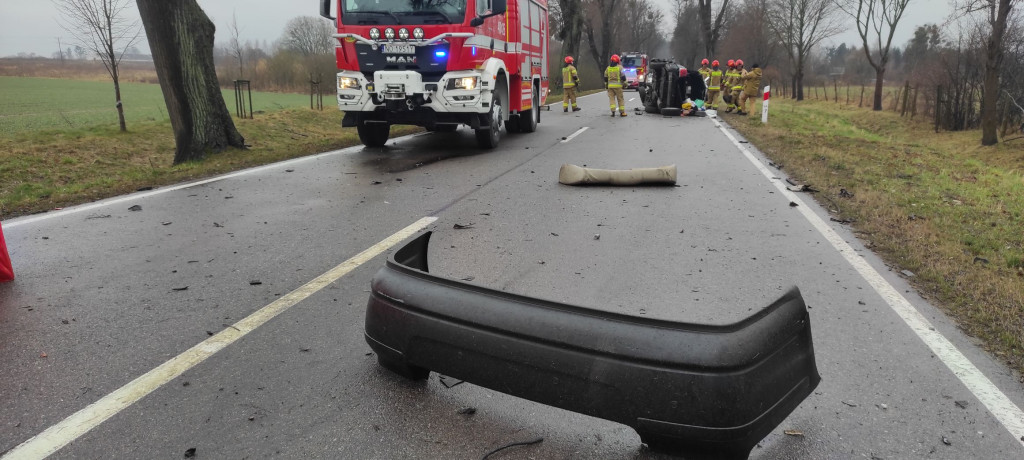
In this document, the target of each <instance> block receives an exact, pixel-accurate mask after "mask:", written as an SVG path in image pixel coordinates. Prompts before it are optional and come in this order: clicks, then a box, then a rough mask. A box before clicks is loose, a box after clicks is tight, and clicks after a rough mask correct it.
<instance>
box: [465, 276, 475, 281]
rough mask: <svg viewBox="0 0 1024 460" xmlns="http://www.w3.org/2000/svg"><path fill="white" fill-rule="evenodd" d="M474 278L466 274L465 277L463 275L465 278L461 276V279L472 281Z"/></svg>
mask: <svg viewBox="0 0 1024 460" xmlns="http://www.w3.org/2000/svg"><path fill="white" fill-rule="evenodd" d="M475 279H476V278H475V277H472V276H467V277H465V278H462V281H473V280H475Z"/></svg>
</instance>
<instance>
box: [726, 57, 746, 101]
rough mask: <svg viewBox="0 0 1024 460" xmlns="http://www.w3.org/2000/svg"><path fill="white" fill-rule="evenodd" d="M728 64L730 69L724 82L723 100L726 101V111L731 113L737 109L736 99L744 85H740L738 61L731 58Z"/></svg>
mask: <svg viewBox="0 0 1024 460" xmlns="http://www.w3.org/2000/svg"><path fill="white" fill-rule="evenodd" d="M741 62H742V61H741ZM727 64H728V66H729V70H727V71H726V72H725V81H724V82H723V83H722V101H724V102H725V103H726V106H725V112H726V113H729V112H732V111H733V110H736V100H737V99H739V97H740V91H742V90H743V86H741V85H740V72H739V70H736V61H735V60H732V59H729V62H727ZM737 88H739V89H737Z"/></svg>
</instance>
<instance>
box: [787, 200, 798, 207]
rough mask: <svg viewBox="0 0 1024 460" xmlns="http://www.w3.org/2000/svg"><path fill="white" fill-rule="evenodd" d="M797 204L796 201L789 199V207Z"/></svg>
mask: <svg viewBox="0 0 1024 460" xmlns="http://www.w3.org/2000/svg"><path fill="white" fill-rule="evenodd" d="M797 206H800V205H798V204H796V202H795V201H790V202H789V207H791V208H795V207H797Z"/></svg>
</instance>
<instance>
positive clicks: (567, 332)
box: [365, 232, 820, 458]
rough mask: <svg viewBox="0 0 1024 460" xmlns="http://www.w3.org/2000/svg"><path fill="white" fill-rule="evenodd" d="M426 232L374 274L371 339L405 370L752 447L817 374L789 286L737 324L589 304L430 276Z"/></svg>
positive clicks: (661, 436) (661, 440) (672, 439)
mask: <svg viewBox="0 0 1024 460" xmlns="http://www.w3.org/2000/svg"><path fill="white" fill-rule="evenodd" d="M430 235H431V233H429V232H427V233H424V234H423V235H421V236H419V237H417V238H416V239H414V240H412V241H411V242H409V243H408V244H406V245H405V246H403V247H402V248H401V249H399V250H398V251H396V252H395V253H394V254H393V255H392V256H391V257H390V258H389V259H388V261H387V263H386V266H385V267H384V268H383V269H381V270H380V271H379V272H378V273H377V274H376V275H375V276H374V278H373V281H372V286H371V287H372V289H371V295H370V299H369V302H368V305H367V309H366V325H365V328H366V329H365V334H366V341H367V343H369V345H370V347H371V348H372V349H373V350H374V351H375V352H376V353H377V359H378V362H379V363H380V364H381V365H382V366H384V367H385V368H387V369H390V370H391V371H394V372H396V373H398V374H400V375H402V376H405V377H407V378H410V379H425V378H427V376H428V375H429V373H430V371H434V372H438V373H442V374H444V375H447V376H451V377H454V378H458V379H462V380H465V381H467V382H470V383H474V384H477V385H480V386H483V387H487V388H490V389H493V390H495V391H500V392H503V393H506V394H510V395H513V396H518V397H522V398H525V399H529V400H532V401H536V402H539V403H542V404H548V405H551V406H555V407H560V408H563V409H567V410H570V411H574V412H579V413H582V414H587V415H591V416H594V417H599V418H603V419H607V420H611V421H615V422H618V423H622V424H624V425H627V426H629V427H631V428H633V429H634V430H635V431H636V432H637V433H638V434H639V435H640V439H641V440H642V441H643V442H644V443H645V444H647V445H648V446H649V447H650V448H651V449H652V450H657V451H662V452H666V453H671V454H676V455H684V456H687V457H688V458H689V456H698V457H713V458H747V457H748V456H749V454H750V450H751V449H752V448H753V447H754V446H755V445H757V443H758V442H760V441H761V440H762V439H763V438H764V437H765V436H766V435H767V434H768V433H769V432H771V431H772V430H773V429H774V428H775V427H776V426H778V424H779V423H781V422H782V421H783V420H784V419H785V418H786V417H787V416H788V415H789V414H790V413H791V412H792V411H793V410H794V409H795V408H796V407H797V406H798V405H799V404H800V402H801V401H803V400H804V398H806V397H807V396H808V395H809V394H810V393H811V392H812V391H813V390H814V388H815V387H816V386H817V385H818V383H819V381H820V377H819V375H818V371H817V366H816V363H815V359H814V347H813V345H812V341H811V328H810V317H809V315H808V312H807V308H806V306H805V305H804V301H803V298H802V297H801V295H800V292H799V291H798V290H797V289H796V288H792V289H790V290H789V291H788V292H787V293H786V294H784V295H783V296H782V297H781V298H779V299H778V300H776V301H775V302H773V303H772V304H771V305H768V306H767V307H765V308H763V309H761V310H760V311H758V312H757V313H754V314H753V315H751V316H750V317H748V318H746V319H743V320H741V321H739V322H737V323H735V324H729V325H724V326H710V325H700V324H688V323H681V322H672V321H665V320H657V319H650V318H642V317H633V316H629V315H623V314H618V313H611V312H605V311H600V310H594V309H588V308H583V307H579V306H574V305H567V304H562V303H557V302H551V301H546V300H541V299H535V298H530V297H526V296H521V295H516V294H510V293H506V292H502V291H498V290H495V289H490V288H486V287H482V286H476V285H472V284H469V283H466V282H462V281H457V280H454V279H450V278H445V277H441V276H437V275H433V274H431V273H430V272H429V269H428V265H427V249H428V243H429V240H430Z"/></svg>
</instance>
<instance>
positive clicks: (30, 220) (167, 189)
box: [4, 133, 423, 228]
mask: <svg viewBox="0 0 1024 460" xmlns="http://www.w3.org/2000/svg"><path fill="white" fill-rule="evenodd" d="M422 135H423V133H417V134H410V135H408V136H402V137H397V138H395V139H392V141H401V140H404V139H408V138H411V137H416V136H422ZM362 149H363V146H361V145H356V146H353V147H348V148H344V149H341V150H332V151H330V152H324V153H318V154H316V155H310V156H305V157H300V158H292V159H291V160H285V161H281V162H277V163H272V164H269V165H263V166H256V167H253V168H249V169H243V170H241V171H236V172H233V173H229V174H224V175H221V176H216V177H211V178H209V179H203V180H199V181H196V182H188V183H184V184H178V185H172V186H170V187H161V188H158V189H155V190H152V191H148V192H141V193H133V194H131V195H124V196H121V197H118V198H113V199H108V200H101V201H97V202H94V203H89V204H84V205H80V206H73V207H69V208H65V209H61V210H59V211H51V212H47V213H44V214H39V215H35V216H31V217H25V218H19V219H12V220H11V221H9V222H4V228H14V227H18V226H21V225H27V224H31V223H34V222H39V221H41V220H46V219H52V218H55V217H62V216H66V215H69V214H77V213H80V212H85V211H91V210H94V209H97V208H102V207H105V206H111V205H115V204H119V203H125V202H128V201H138V200H141V199H143V198H148V197H151V196H154V195H159V194H161V193H167V192H173V191H175V190H181V189H186V188H189V187H196V186H199V185H204V184H209V183H210V182H216V181H219V180H224V179H231V178H233V177H238V176H244V175H246V174H252V173H257V172H261V171H266V170H268V169H277V168H284V167H286V166H288V165H290V164H293V163H301V162H304V161H309V160H315V159H318V158H323V157H327V156H332V155H339V154H343V153H350V152H355V151H357V150H362Z"/></svg>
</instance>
